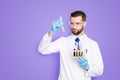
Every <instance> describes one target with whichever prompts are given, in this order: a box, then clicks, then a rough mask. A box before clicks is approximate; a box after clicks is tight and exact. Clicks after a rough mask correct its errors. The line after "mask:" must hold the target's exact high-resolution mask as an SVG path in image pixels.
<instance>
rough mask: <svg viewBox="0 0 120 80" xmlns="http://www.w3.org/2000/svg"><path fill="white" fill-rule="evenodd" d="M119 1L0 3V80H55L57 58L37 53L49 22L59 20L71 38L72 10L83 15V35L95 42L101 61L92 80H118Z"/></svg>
mask: <svg viewBox="0 0 120 80" xmlns="http://www.w3.org/2000/svg"><path fill="white" fill-rule="evenodd" d="M119 3H120V1H119V0H0V80H57V78H58V75H59V54H52V55H46V56H44V55H42V54H40V53H39V52H38V51H37V47H38V44H39V42H40V40H41V38H42V36H43V35H44V34H45V33H46V32H48V31H49V30H50V27H51V23H52V21H53V20H56V19H58V18H59V16H62V17H63V22H64V26H65V33H63V32H62V30H59V31H58V32H57V33H56V35H55V36H54V38H53V40H55V39H57V38H59V37H60V36H67V35H69V34H71V31H70V28H69V24H68V22H69V16H70V13H71V12H72V11H74V10H83V11H85V12H86V14H87V26H86V28H85V31H86V33H87V35H88V36H89V37H91V38H92V39H94V40H96V41H97V42H98V43H99V45H100V48H101V52H102V56H103V60H104V66H105V68H104V73H103V75H102V76H100V77H97V78H93V79H92V80H118V79H119V72H120V69H119V68H120V64H119V61H118V60H119V56H120V54H119V52H120V49H119V48H120V42H119V41H120V38H119V37H120V36H119V34H120V31H119V30H120V28H119V27H120V21H119V19H120V9H119V7H120V6H119V5H120V4H119Z"/></svg>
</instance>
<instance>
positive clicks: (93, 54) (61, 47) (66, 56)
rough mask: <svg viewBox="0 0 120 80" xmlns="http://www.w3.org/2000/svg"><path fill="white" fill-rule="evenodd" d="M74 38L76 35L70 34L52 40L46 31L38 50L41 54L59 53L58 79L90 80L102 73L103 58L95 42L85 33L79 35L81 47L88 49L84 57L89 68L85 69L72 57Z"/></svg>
mask: <svg viewBox="0 0 120 80" xmlns="http://www.w3.org/2000/svg"><path fill="white" fill-rule="evenodd" d="M75 38H76V36H74V35H70V36H68V37H61V38H59V39H57V40H56V41H53V42H52V41H51V40H52V37H48V34H47V33H46V34H45V35H44V37H43V38H42V40H41V42H40V44H39V46H38V51H39V52H40V53H42V54H51V53H57V52H59V53H60V74H59V78H58V80H91V77H95V76H100V75H101V74H102V73H103V60H102V56H101V52H100V49H99V46H98V44H97V42H96V41H94V40H92V39H90V38H88V37H87V35H86V34H84V35H82V36H81V37H79V38H80V41H81V43H82V48H83V49H87V50H88V51H87V54H86V58H87V60H88V63H89V70H88V71H85V70H84V69H83V68H81V66H80V64H79V63H78V61H77V60H75V59H74V58H73V49H74V48H75Z"/></svg>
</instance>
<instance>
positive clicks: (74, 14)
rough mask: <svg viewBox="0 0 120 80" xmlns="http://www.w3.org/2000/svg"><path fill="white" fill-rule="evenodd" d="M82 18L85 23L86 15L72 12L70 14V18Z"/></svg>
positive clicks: (81, 12)
mask: <svg viewBox="0 0 120 80" xmlns="http://www.w3.org/2000/svg"><path fill="white" fill-rule="evenodd" d="M78 16H82V21H86V14H85V13H84V12H83V11H74V12H72V13H71V17H78Z"/></svg>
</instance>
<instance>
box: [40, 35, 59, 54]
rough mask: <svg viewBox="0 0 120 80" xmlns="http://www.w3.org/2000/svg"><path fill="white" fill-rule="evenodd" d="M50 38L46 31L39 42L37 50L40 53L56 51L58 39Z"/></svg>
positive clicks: (57, 49)
mask: <svg viewBox="0 0 120 80" xmlns="http://www.w3.org/2000/svg"><path fill="white" fill-rule="evenodd" d="M51 40H52V37H49V36H48V33H46V34H45V35H44V36H43V38H42V40H41V41H40V43H39V46H38V51H39V52H40V53H42V54H51V53H56V52H58V51H59V43H60V42H59V41H60V40H56V41H54V42H51Z"/></svg>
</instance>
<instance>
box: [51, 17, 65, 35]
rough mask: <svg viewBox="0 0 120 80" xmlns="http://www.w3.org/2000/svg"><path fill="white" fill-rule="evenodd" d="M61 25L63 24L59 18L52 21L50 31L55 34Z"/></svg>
mask: <svg viewBox="0 0 120 80" xmlns="http://www.w3.org/2000/svg"><path fill="white" fill-rule="evenodd" d="M62 26H63V22H62V21H61V20H60V19H58V20H55V21H53V23H52V27H51V30H50V33H51V34H55V33H56V31H57V30H58V29H59V28H61V27H62Z"/></svg>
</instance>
